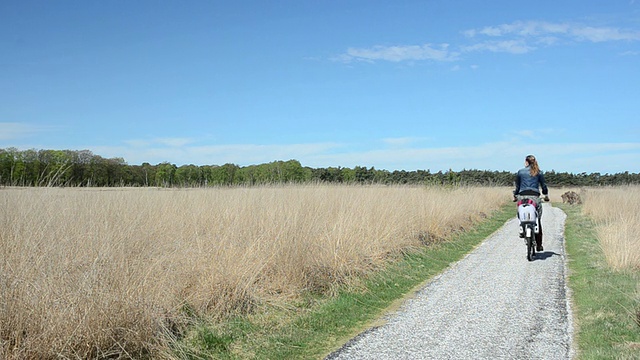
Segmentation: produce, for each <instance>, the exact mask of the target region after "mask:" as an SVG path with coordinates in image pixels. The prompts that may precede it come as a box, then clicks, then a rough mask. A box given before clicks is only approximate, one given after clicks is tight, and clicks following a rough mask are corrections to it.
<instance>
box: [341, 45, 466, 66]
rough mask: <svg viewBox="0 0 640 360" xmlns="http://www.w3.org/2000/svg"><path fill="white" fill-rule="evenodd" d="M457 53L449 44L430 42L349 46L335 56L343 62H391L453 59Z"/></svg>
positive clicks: (456, 56)
mask: <svg viewBox="0 0 640 360" xmlns="http://www.w3.org/2000/svg"><path fill="white" fill-rule="evenodd" d="M458 55H459V53H457V52H452V51H450V50H449V44H440V45H437V46H434V45H431V44H424V45H398V46H382V45H377V46H373V47H371V48H349V49H347V52H346V53H345V54H342V55H340V56H338V57H337V58H335V59H336V60H340V61H343V62H351V61H368V62H373V61H376V60H385V61H391V62H400V61H412V60H413V61H416V60H433V61H453V60H456V59H457V58H458Z"/></svg>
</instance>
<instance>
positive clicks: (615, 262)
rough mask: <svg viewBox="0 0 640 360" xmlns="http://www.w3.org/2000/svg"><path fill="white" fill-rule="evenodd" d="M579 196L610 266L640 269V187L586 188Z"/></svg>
mask: <svg viewBox="0 0 640 360" xmlns="http://www.w3.org/2000/svg"><path fill="white" fill-rule="evenodd" d="M580 195H581V197H582V199H583V203H584V207H583V211H584V212H585V214H587V215H589V216H590V217H591V218H592V219H594V220H595V221H596V223H597V229H596V231H597V235H598V240H599V242H600V246H601V247H602V250H603V252H604V255H605V257H606V259H607V262H608V263H609V265H610V266H611V267H612V268H614V269H636V270H640V237H639V236H638V233H637V230H638V229H640V186H619V187H605V188H589V189H588V190H586V191H582V192H581V194H580Z"/></svg>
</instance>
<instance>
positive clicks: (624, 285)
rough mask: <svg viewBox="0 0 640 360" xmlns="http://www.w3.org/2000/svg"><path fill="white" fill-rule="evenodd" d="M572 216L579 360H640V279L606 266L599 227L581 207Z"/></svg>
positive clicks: (569, 243)
mask: <svg viewBox="0 0 640 360" xmlns="http://www.w3.org/2000/svg"><path fill="white" fill-rule="evenodd" d="M560 207H561V208H562V209H563V210H564V211H565V212H566V213H567V220H566V228H565V238H566V247H567V252H568V255H569V282H568V283H569V287H570V288H571V290H572V300H573V306H574V308H573V313H574V320H575V322H576V325H577V326H576V329H575V339H576V340H575V341H576V344H577V347H578V358H580V359H640V299H639V297H640V294H639V293H638V292H639V291H640V288H638V286H639V285H638V284H639V280H640V274H639V273H638V272H637V271H635V272H634V271H615V270H612V269H610V268H609V267H608V266H607V264H606V261H605V258H604V255H603V252H602V249H601V248H600V245H599V243H598V240H597V238H596V233H595V230H594V224H593V222H591V220H590V219H589V218H588V217H586V216H585V215H583V214H582V213H581V208H580V207H578V206H562V205H561V206H560Z"/></svg>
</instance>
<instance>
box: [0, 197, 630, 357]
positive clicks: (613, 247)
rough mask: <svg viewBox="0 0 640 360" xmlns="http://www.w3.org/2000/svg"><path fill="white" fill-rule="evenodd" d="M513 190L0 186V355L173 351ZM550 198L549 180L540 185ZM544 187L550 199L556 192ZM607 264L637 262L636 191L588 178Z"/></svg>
mask: <svg viewBox="0 0 640 360" xmlns="http://www.w3.org/2000/svg"><path fill="white" fill-rule="evenodd" d="M510 194H511V189H509V188H499V187H485V188H464V187H463V188H456V189H446V188H436V187H433V188H431V187H403V186H337V185H296V186H294V185H290V186H265V187H249V188H211V189H156V188H135V189H84V188H0V275H1V277H0V359H6V360H13V359H53V358H97V357H98V358H103V357H110V356H115V357H118V356H122V357H133V358H138V357H141V356H143V355H147V356H150V357H152V358H163V357H165V358H170V357H171V356H172V355H171V351H170V345H171V342H172V341H173V340H174V338H175V334H177V333H179V332H180V331H181V330H183V329H185V328H186V327H188V326H189V325H190V321H192V319H193V318H194V316H195V317H204V318H208V319H213V320H215V319H216V318H218V319H220V318H224V317H225V316H228V315H230V314H235V313H246V312H247V311H250V310H255V309H256V308H259V307H260V306H261V304H265V303H269V304H278V303H282V304H286V303H287V301H289V300H291V299H295V298H296V297H298V296H300V295H301V294H303V293H305V292H309V291H311V292H316V293H324V294H329V295H330V294H331V293H333V292H334V291H335V290H336V289H337V288H338V287H344V286H347V287H348V286H351V287H357V286H358V277H359V276H360V275H363V274H367V273H370V272H371V271H373V270H375V269H377V268H379V267H380V266H381V265H382V264H384V263H385V261H388V260H390V259H393V258H394V256H397V255H399V254H402V253H405V252H407V251H411V249H414V248H418V247H421V246H424V245H425V244H429V243H432V242H438V241H441V240H443V239H446V238H447V236H449V235H450V234H452V233H453V232H456V231H459V230H464V229H467V228H469V227H471V226H473V225H474V224H475V223H476V221H478V220H479V219H481V218H483V217H485V216H486V214H489V213H491V212H492V211H494V210H496V209H498V208H499V207H500V206H501V205H503V204H504V203H505V202H508V201H509V199H510ZM552 195H554V198H553V200H554V201H559V195H560V194H559V193H554V192H552ZM555 196H557V197H558V198H556V197H555ZM583 197H584V199H585V202H586V204H585V205H584V209H585V211H587V212H588V213H589V214H590V215H591V216H594V217H596V218H597V219H599V220H598V221H600V222H601V223H602V224H603V225H602V226H603V227H602V229H601V233H600V236H601V240H602V243H603V248H605V249H609V250H605V252H606V253H607V254H608V255H607V257H608V258H610V262H611V263H612V265H613V266H630V267H636V268H638V264H640V252H639V250H638V249H640V246H639V245H640V244H638V237H637V236H635V237H634V236H632V230H633V229H637V228H638V225H639V223H640V219H639V218H638V214H640V209H639V208H638V206H639V204H640V201H639V200H640V199H639V198H640V190H639V188H638V187H635V188H609V189H601V190H600V189H594V190H591V189H589V190H588V191H587V192H585V193H583Z"/></svg>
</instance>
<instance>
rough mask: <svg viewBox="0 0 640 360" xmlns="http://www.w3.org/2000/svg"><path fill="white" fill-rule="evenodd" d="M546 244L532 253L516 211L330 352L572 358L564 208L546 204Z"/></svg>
mask: <svg viewBox="0 0 640 360" xmlns="http://www.w3.org/2000/svg"><path fill="white" fill-rule="evenodd" d="M543 206H544V211H543V216H542V225H543V230H544V239H543V245H544V251H543V252H542V253H539V254H537V256H536V259H535V260H534V261H532V262H529V261H527V259H526V247H525V245H524V241H523V240H522V239H520V238H519V237H518V233H517V227H518V222H517V220H516V218H515V206H514V218H513V219H512V220H510V221H508V222H507V223H506V224H505V225H504V226H503V227H502V228H500V229H499V230H498V231H496V232H495V233H494V234H493V235H491V236H490V237H489V238H487V240H485V241H484V242H483V243H482V244H481V245H480V246H479V247H478V248H477V249H475V250H474V251H473V252H471V253H470V254H468V255H467V256H466V257H465V258H464V259H462V260H461V261H459V262H458V263H456V264H454V265H452V266H451V267H450V268H449V269H447V270H446V271H445V272H443V273H442V274H441V275H439V276H438V277H436V278H435V279H433V280H432V281H430V282H429V283H428V284H426V285H425V287H424V288H422V289H421V290H419V291H418V293H417V294H416V296H415V297H414V298H412V299H410V300H408V301H407V302H406V303H405V304H404V305H403V306H402V307H401V308H400V309H399V310H398V311H397V312H395V313H393V314H389V315H388V316H387V318H386V323H385V325H382V326H379V327H375V328H372V329H369V330H367V331H365V332H364V333H362V334H360V335H358V336H357V337H356V338H354V339H352V340H351V341H349V342H348V343H347V344H346V345H344V346H343V347H342V348H341V349H339V350H337V351H335V352H334V353H332V354H330V355H329V356H328V357H327V358H326V359H571V358H572V357H573V356H574V351H573V348H572V332H573V328H572V318H571V309H570V307H569V303H570V301H569V298H568V289H567V287H566V281H565V274H566V259H565V248H564V221H565V218H566V215H565V214H564V212H562V210H560V209H558V208H554V207H552V206H551V205H550V204H543Z"/></svg>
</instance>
